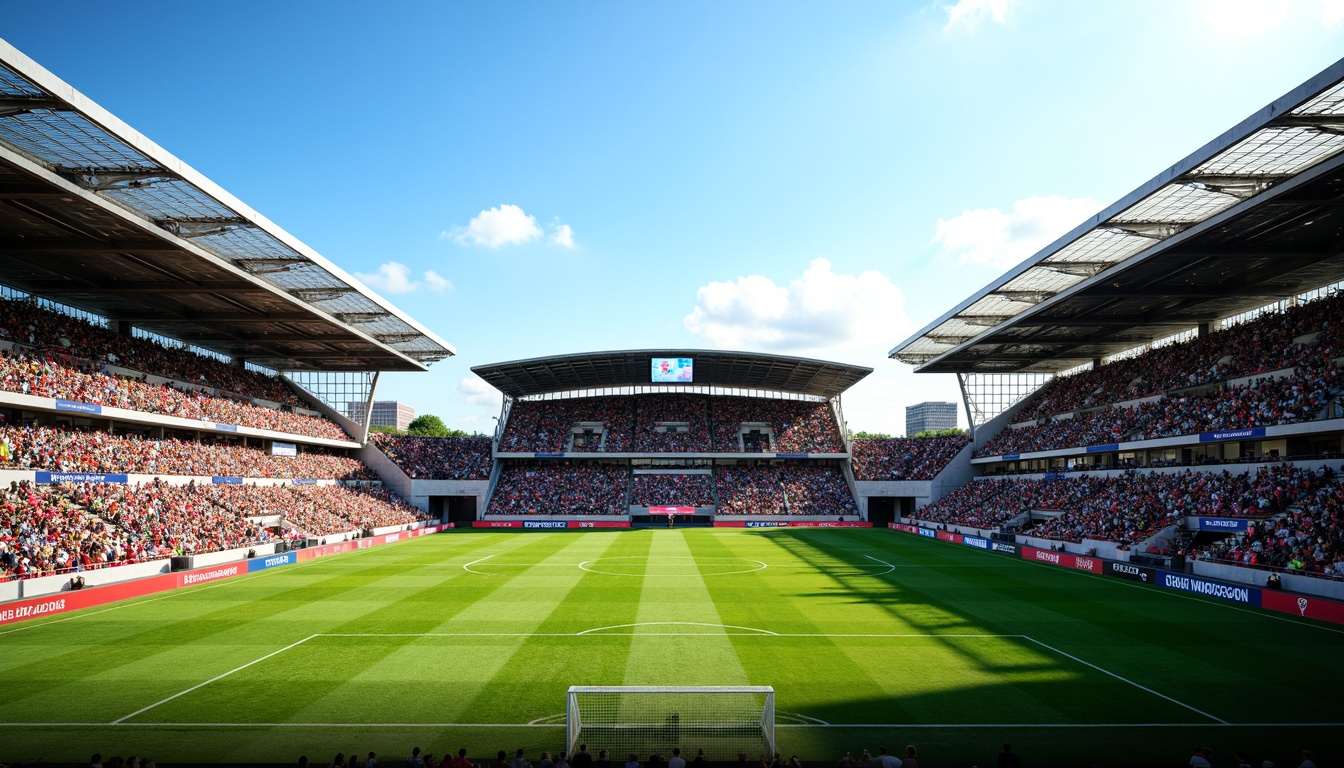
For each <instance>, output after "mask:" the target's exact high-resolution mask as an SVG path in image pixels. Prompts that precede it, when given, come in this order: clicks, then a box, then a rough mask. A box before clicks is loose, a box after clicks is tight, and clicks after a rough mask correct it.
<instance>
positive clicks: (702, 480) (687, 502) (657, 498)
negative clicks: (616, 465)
mask: <svg viewBox="0 0 1344 768" xmlns="http://www.w3.org/2000/svg"><path fill="white" fill-rule="evenodd" d="M712 486H713V481H712V478H711V476H710V475H707V474H696V475H652V474H636V475H634V476H632V477H631V481H630V503H631V504H632V505H635V506H640V507H650V506H679V507H707V506H709V505H711V504H713V503H714V489H713V487H712Z"/></svg>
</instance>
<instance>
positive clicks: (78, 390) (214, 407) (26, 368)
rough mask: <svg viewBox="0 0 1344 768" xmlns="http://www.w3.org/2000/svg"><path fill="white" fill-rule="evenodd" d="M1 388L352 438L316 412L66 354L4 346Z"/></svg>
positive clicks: (272, 428) (113, 405)
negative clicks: (193, 387)
mask: <svg viewBox="0 0 1344 768" xmlns="http://www.w3.org/2000/svg"><path fill="white" fill-rule="evenodd" d="M0 389H3V390H5V391H8V392H18V393H20V394H25V395H36V396H40V397H53V398H61V399H66V400H74V401H78V402H82V403H91V404H94V405H102V406H110V407H115V408H124V409H126V410H131V411H140V412H143V413H155V414H162V415H165V416H178V417H182V418H187V419H198V420H207V421H213V422H218V423H224V424H233V425H237V426H243V427H254V428H257V429H269V430H274V431H276V432H285V433H289V434H294V435H307V436H309V437H323V438H328V439H331V440H347V439H349V438H348V437H347V436H346V434H345V433H344V432H343V431H341V428H340V427H338V426H336V425H335V424H334V423H332V422H330V421H327V420H326V419H322V418H319V417H316V416H308V415H306V414H300V413H294V412H292V411H285V410H281V409H278V408H266V407H262V406H257V405H252V404H249V403H245V402H242V401H239V400H234V399H230V398H227V397H216V396H211V395H207V394H204V393H203V392H199V391H186V392H184V391H180V390H177V389H174V388H173V387H171V386H168V385H166V384H164V385H154V384H148V383H146V382H144V381H140V380H137V379H132V378H127V377H122V376H111V375H108V374H105V373H102V372H99V371H95V370H91V369H89V368H88V367H87V366H80V365H78V364H77V363H75V362H73V361H72V360H70V359H69V358H68V357H66V356H63V355H56V354H52V353H42V352H37V351H25V350H23V349H21V348H19V347H16V348H14V349H12V350H7V351H6V350H0Z"/></svg>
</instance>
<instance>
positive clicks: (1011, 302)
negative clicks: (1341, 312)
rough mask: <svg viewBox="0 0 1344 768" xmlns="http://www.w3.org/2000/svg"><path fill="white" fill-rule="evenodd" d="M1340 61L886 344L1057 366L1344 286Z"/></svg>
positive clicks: (990, 363) (962, 364)
mask: <svg viewBox="0 0 1344 768" xmlns="http://www.w3.org/2000/svg"><path fill="white" fill-rule="evenodd" d="M1342 233H1344V60H1341V61H1339V62H1337V63H1335V64H1334V65H1332V66H1330V67H1329V68H1327V69H1326V70H1324V71H1323V72H1321V73H1319V74H1317V75H1316V76H1314V77H1312V78H1311V79H1309V80H1307V81H1306V82H1305V83H1303V84H1302V85H1300V86H1298V87H1297V88H1294V89H1293V90H1292V91H1290V92H1289V93H1287V94H1286V95H1284V96H1283V97H1281V98H1279V99H1277V100H1276V101H1274V102H1273V103H1271V104H1270V105H1268V106H1266V107H1265V108H1263V109H1261V110H1260V111H1258V112H1256V113H1255V114H1254V115H1252V116H1250V117H1249V118H1247V119H1246V120H1243V121H1242V122H1241V123H1239V124H1237V125H1236V126H1234V127H1233V128H1232V129H1231V130H1229V131H1227V132H1226V133H1224V134H1222V135H1221V136H1219V137H1217V138H1216V139H1214V140H1213V141H1211V142H1209V143H1208V144H1206V145H1205V146H1204V147H1201V148H1200V149H1199V150H1197V151H1195V152H1194V153H1192V154H1191V155H1189V156H1188V157H1186V158H1185V159H1183V160H1181V161H1180V162H1178V163H1176V164H1175V165H1172V166H1171V167H1170V168H1167V169H1166V170H1164V171H1162V172H1161V173H1160V174H1158V175H1157V176H1155V177H1154V178H1152V179H1151V180H1149V181H1148V182H1147V183H1145V184H1143V185H1142V186H1140V187H1139V188H1138V189H1136V190H1134V191H1133V192H1131V193H1130V194H1129V195H1126V196H1125V197H1124V198H1122V199H1121V200H1119V201H1117V202H1116V203H1115V204H1113V205H1111V206H1109V207H1108V208H1106V209H1105V210H1103V211H1102V212H1100V213H1098V214H1097V215H1096V216H1094V217H1092V218H1091V219H1089V220H1088V221H1086V222H1084V223H1083V224H1081V225H1079V226H1078V227H1077V228H1075V229H1074V230H1073V231H1071V232H1069V233H1068V234H1066V235H1065V236H1063V237H1061V238H1060V239H1058V240H1057V241H1055V242H1054V243H1052V244H1050V245H1049V246H1047V247H1046V248H1044V249H1042V250H1041V251H1039V252H1038V253H1036V254H1035V255H1033V256H1032V257H1030V258H1028V259H1026V260H1025V261H1023V262H1022V263H1021V264H1019V265H1017V266H1016V267H1014V268H1013V269H1010V270H1009V271H1008V272H1006V273H1005V274H1003V275H1002V276H1001V277H999V278H998V279H997V280H995V281H993V282H992V283H990V284H989V285H988V286H986V287H985V288H983V289H981V290H980V291H978V292H976V293H975V294H973V295H972V296H970V297H968V298H967V299H966V300H964V301H962V302H961V303H960V304H958V305H957V306H956V307H955V308H954V309H952V310H951V311H949V312H947V313H946V314H944V315H943V316H942V317H940V318H938V319H937V320H935V321H933V322H932V323H930V324H929V325H927V326H925V327H924V328H923V329H922V330H920V331H919V332H918V333H916V334H915V335H913V336H911V337H910V338H908V339H906V340H905V341H903V342H901V343H900V344H899V345H898V346H896V347H895V348H894V349H892V350H891V352H890V356H891V357H893V358H896V359H898V360H900V361H902V362H905V363H909V364H911V365H914V366H916V370H917V371H918V372H921V373H959V374H993V373H1044V374H1049V373H1058V372H1060V371H1065V370H1068V369H1070V368H1074V367H1076V366H1078V365H1080V364H1084V363H1089V362H1092V361H1094V360H1097V359H1101V358H1105V357H1108V356H1110V355H1114V354H1117V353H1120V352H1124V351H1127V350H1130V349H1134V348H1136V347H1140V346H1142V345H1144V344H1147V343H1150V342H1152V341H1155V340H1158V339H1162V338H1166V337H1168V336H1172V335H1174V334H1177V333H1181V332H1184V331H1189V330H1192V329H1196V328H1200V327H1201V326H1202V325H1204V324H1209V323H1215V322H1217V321H1220V320H1223V319H1226V318H1228V317H1233V316H1236V315H1238V314H1241V313H1243V312H1248V311H1251V310H1254V309H1257V308H1259V307H1263V306H1266V305H1269V304H1273V303H1275V302H1277V301H1282V300H1285V299H1289V298H1291V297H1294V296H1298V295H1301V294H1304V293H1308V292H1311V291H1313V290H1316V289H1320V288H1322V287H1325V286H1329V285H1332V284H1334V283H1337V282H1340V281H1344V245H1341V244H1342V243H1344V236H1342Z"/></svg>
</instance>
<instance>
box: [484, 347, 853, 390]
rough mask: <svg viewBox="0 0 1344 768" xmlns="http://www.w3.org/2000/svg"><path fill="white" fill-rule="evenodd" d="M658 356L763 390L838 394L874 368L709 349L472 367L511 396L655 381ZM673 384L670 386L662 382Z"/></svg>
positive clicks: (706, 381)
mask: <svg viewBox="0 0 1344 768" xmlns="http://www.w3.org/2000/svg"><path fill="white" fill-rule="evenodd" d="M655 357H689V358H691V359H692V360H694V361H695V380H694V382H692V384H691V386H694V387H697V388H698V387H722V388H728V389H744V390H749V389H760V390H769V391H772V392H787V393H790V394H801V395H817V396H821V397H834V396H836V395H838V394H840V393H841V392H844V391H845V390H846V389H849V388H850V387H852V386H853V385H854V384H855V382H857V381H859V380H860V379H862V378H863V377H864V376H867V375H868V374H870V373H872V372H873V369H872V368H864V367H863V366H859V365H845V364H844V363H828V362H825V361H824V360H809V359H807V358H803V357H787V356H784V355H764V354H757V353H754V352H723V351H711V350H704V349H631V350H625V351H621V352H588V353H585V354H578V355H558V356H556V357H538V358H534V359H532V360H515V361H513V362H508V363H494V364H492V365H478V366H476V367H475V368H472V369H471V370H472V372H473V373H475V374H476V375H477V376H480V377H481V378H482V379H485V380H486V381H487V382H489V383H490V385H491V386H493V387H495V388H496V389H498V390H499V391H500V392H503V393H504V394H506V395H509V396H511V397H523V396H526V395H542V394H549V393H553V392H572V391H579V390H587V389H604V388H616V387H639V386H653V383H652V382H651V381H650V377H651V373H652V367H651V362H652V360H653V358H655ZM659 386H669V385H659Z"/></svg>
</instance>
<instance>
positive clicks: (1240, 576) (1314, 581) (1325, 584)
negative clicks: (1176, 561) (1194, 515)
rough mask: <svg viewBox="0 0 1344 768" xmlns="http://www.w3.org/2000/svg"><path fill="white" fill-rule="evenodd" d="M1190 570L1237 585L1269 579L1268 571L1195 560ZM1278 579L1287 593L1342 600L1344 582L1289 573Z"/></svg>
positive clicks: (1343, 596)
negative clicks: (1281, 581)
mask: <svg viewBox="0 0 1344 768" xmlns="http://www.w3.org/2000/svg"><path fill="white" fill-rule="evenodd" d="M1192 568H1193V570H1194V572H1195V575H1197V576H1207V577H1209V578H1211V579H1222V580H1224V581H1234V582H1237V583H1239V584H1250V585H1253V586H1257V587H1263V586H1265V580H1266V579H1268V578H1269V571H1265V570H1261V569H1259V568H1243V567H1241V566H1239V565H1232V564H1230V563H1214V562H1209V561H1207V560H1195V561H1194V562H1193V563H1192ZM1279 577H1280V578H1281V579H1282V580H1283V588H1284V589H1285V590H1287V591H1290V592H1301V593H1302V594H1305V595H1317V596H1319V597H1329V598H1332V599H1334V600H1344V581H1334V580H1331V579H1320V578H1316V577H1314V576H1298V575H1295V574H1291V573H1280V574H1279Z"/></svg>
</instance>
